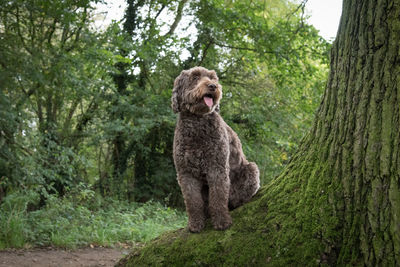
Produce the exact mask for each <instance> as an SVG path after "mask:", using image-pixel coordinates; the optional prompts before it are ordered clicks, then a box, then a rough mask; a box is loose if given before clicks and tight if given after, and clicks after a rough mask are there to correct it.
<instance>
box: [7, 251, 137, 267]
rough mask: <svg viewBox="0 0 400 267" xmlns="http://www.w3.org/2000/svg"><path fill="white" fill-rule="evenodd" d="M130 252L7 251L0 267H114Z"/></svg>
mask: <svg viewBox="0 0 400 267" xmlns="http://www.w3.org/2000/svg"><path fill="white" fill-rule="evenodd" d="M128 252H129V249H123V248H99V247H96V248H81V249H76V250H62V249H54V248H39V249H27V250H5V251H0V267H17V266H18V267H20V266H21V267H25V266H26V267H28V266H29V267H47V266H56V267H64V266H68V267H72V266H85V267H86V266H114V264H116V263H117V262H118V261H119V260H120V259H121V258H122V257H123V256H125V255H126V254H127V253H128Z"/></svg>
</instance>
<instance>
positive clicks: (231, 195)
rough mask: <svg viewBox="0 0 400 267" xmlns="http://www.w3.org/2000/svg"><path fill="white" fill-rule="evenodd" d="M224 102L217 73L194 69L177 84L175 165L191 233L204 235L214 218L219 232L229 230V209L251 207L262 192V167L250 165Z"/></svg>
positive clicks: (175, 95) (175, 97) (176, 81)
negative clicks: (221, 106) (220, 110)
mask: <svg viewBox="0 0 400 267" xmlns="http://www.w3.org/2000/svg"><path fill="white" fill-rule="evenodd" d="M221 97H222V87H221V85H220V84H219V83H218V77H217V75H216V73H215V71H213V70H211V71H210V70H207V69H205V68H203V67H194V68H191V69H189V70H184V71H182V72H181V74H180V75H179V76H178V77H177V78H176V79H175V83H174V89H173V91H172V109H173V110H174V112H179V118H178V122H177V125H176V129H175V137H174V162H175V167H176V171H177V173H178V183H179V185H180V187H181V190H182V193H183V197H184V200H185V205H186V211H187V213H188V215H189V230H190V231H191V232H200V231H201V230H202V229H203V228H204V225H205V220H206V218H207V217H209V216H211V220H212V223H213V226H214V228H215V229H218V230H224V229H226V228H228V227H229V226H230V225H231V224H232V219H231V216H230V215H229V208H230V209H234V208H236V207H238V206H240V205H242V204H243V203H245V202H248V201H249V200H250V199H251V198H252V196H253V195H254V194H255V193H256V192H257V190H258V189H259V187H260V178H259V170H258V167H257V165H256V164H255V163H253V162H248V161H247V160H246V158H245V156H244V154H243V151H242V145H241V143H240V140H239V138H238V136H237V134H236V133H235V132H234V131H233V130H232V129H231V128H230V127H229V126H228V125H227V124H226V123H225V121H224V120H223V119H222V117H221V116H220V115H219V113H218V107H219V101H220V100H221Z"/></svg>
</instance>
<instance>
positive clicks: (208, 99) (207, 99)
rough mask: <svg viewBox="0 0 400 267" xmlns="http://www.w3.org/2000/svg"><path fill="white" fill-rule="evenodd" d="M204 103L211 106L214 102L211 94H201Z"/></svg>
mask: <svg viewBox="0 0 400 267" xmlns="http://www.w3.org/2000/svg"><path fill="white" fill-rule="evenodd" d="M203 100H204V103H206V105H207V106H209V107H212V105H213V104H214V99H213V95H212V94H206V95H204V96H203Z"/></svg>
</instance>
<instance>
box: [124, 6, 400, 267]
mask: <svg viewBox="0 0 400 267" xmlns="http://www.w3.org/2000/svg"><path fill="white" fill-rule="evenodd" d="M399 44H400V2H399V1H398V0H386V1H384V0H378V1H372V0H368V1H361V0H357V1H354V0H347V1H346V0H345V1H344V4H343V14H342V18H341V23H340V28H339V32H338V37H337V39H336V41H335V43H334V45H333V48H332V53H331V71H330V76H329V80H328V84H327V88H326V91H325V94H324V97H323V100H322V103H321V106H320V108H319V110H318V112H317V116H316V119H315V123H314V126H313V128H312V129H311V131H310V132H309V134H308V135H307V136H306V137H305V138H304V140H303V141H302V144H301V146H300V148H299V150H298V151H297V153H296V154H295V155H294V157H293V158H292V160H291V162H290V163H289V164H288V166H287V167H286V169H285V171H284V172H283V173H282V174H281V175H280V176H279V177H278V178H276V179H274V180H273V181H272V182H271V183H270V184H268V185H267V186H265V187H264V188H262V190H261V191H260V192H259V193H258V194H257V196H256V197H255V199H254V200H253V201H252V202H251V203H248V204H246V205H245V206H243V207H241V208H239V209H237V210H235V211H233V212H232V217H233V221H234V224H233V226H232V227H231V228H230V229H228V230H226V231H215V230H213V229H212V228H211V227H208V228H207V229H206V230H205V231H204V232H202V233H200V234H191V233H189V232H188V231H187V229H181V230H178V231H176V232H172V233H168V234H166V235H164V236H162V237H161V238H159V239H157V240H154V241H152V242H150V243H149V244H147V245H146V246H144V247H142V248H140V249H135V250H134V251H133V252H132V253H131V254H130V255H129V256H128V257H127V258H125V259H124V260H122V261H121V262H120V265H122V266H146V265H157V266H159V265H160V266H162V265H164V266H172V265H174V266H190V265H194V266H196V265H199V266H221V265H225V266H244V265H254V266H263V265H267V264H269V265H271V266H297V265H302V264H303V265H307V266H308V265H318V264H327V265H346V264H350V265H367V266H376V265H380V266H395V265H399V264H400V152H399V148H400V129H399V125H400V124H399V123H400V111H399V109H400V102H399V100H400V47H399Z"/></svg>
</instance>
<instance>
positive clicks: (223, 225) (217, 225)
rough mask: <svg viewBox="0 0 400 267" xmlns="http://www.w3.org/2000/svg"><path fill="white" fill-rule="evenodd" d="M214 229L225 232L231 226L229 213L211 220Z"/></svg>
mask: <svg viewBox="0 0 400 267" xmlns="http://www.w3.org/2000/svg"><path fill="white" fill-rule="evenodd" d="M212 223H213V226H214V229H216V230H226V229H228V228H229V227H230V226H231V225H232V218H231V216H230V215H229V213H228V214H227V215H225V216H216V217H215V218H213V220H212Z"/></svg>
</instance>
